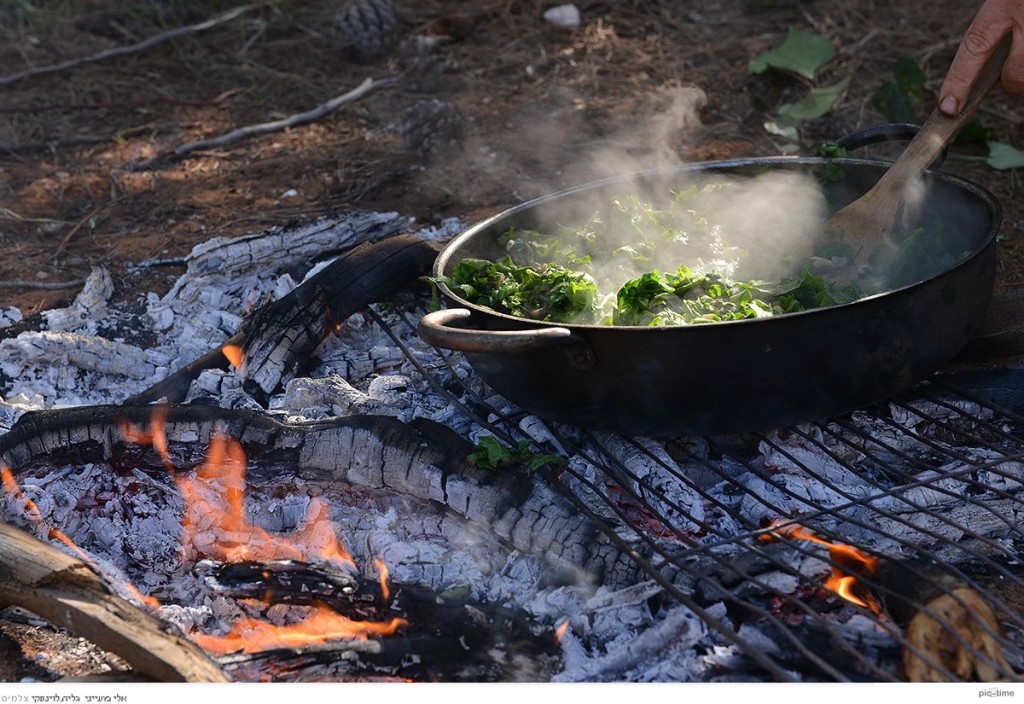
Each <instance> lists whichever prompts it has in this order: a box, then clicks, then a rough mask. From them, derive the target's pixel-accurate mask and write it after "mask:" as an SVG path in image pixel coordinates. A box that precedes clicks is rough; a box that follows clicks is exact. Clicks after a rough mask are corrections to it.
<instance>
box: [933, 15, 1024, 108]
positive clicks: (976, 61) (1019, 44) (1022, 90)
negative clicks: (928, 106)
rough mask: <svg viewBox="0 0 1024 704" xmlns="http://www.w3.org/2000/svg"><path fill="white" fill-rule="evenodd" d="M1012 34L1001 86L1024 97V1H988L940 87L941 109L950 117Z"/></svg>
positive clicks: (975, 18)
mask: <svg viewBox="0 0 1024 704" xmlns="http://www.w3.org/2000/svg"><path fill="white" fill-rule="evenodd" d="M1009 33H1012V34H1013V39H1012V43H1011V45H1010V55H1009V56H1008V57H1007V59H1006V62H1005V63H1004V64H1003V73H1002V80H1001V85H1002V87H1003V90H1004V91H1006V92H1007V93H1015V94H1024V0H985V2H983V3H982V5H981V7H980V8H979V9H978V12H977V14H976V15H975V16H974V20H973V21H972V22H971V24H970V26H969V27H968V28H967V31H966V32H965V33H964V38H963V40H962V41H961V42H960V47H959V48H958V49H957V52H956V56H955V57H954V58H953V63H952V64H950V67H949V72H948V73H947V74H946V79H945V80H944V81H943V82H942V86H941V87H940V88H939V110H941V111H942V112H944V113H945V114H947V115H956V114H957V113H959V112H960V109H961V108H962V107H963V105H964V103H965V102H966V101H967V94H968V92H969V91H970V89H971V86H972V85H973V84H974V81H975V80H976V79H977V77H978V74H979V73H980V72H981V68H982V66H983V65H984V64H985V61H986V59H988V57H989V56H990V55H991V54H992V52H993V51H995V49H996V47H997V46H998V45H999V42H1000V40H1001V39H1002V38H1003V37H1005V36H1006V35H1007V34H1009Z"/></svg>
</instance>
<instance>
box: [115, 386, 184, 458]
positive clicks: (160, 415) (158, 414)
mask: <svg viewBox="0 0 1024 704" xmlns="http://www.w3.org/2000/svg"><path fill="white" fill-rule="evenodd" d="M170 415H171V408H170V406H168V405H167V404H166V403H161V404H158V405H157V406H156V407H155V408H154V409H153V416H152V418H151V419H150V423H149V425H150V429H149V430H148V431H147V430H143V429H142V428H138V427H136V426H134V425H132V424H131V423H129V422H128V421H121V434H122V435H123V436H124V439H125V440H127V441H128V442H133V443H135V444H136V445H152V446H153V449H154V450H156V452H157V454H158V455H160V459H162V460H163V461H164V466H165V467H167V471H168V472H171V473H173V472H174V464H173V463H172V462H171V451H170V449H169V447H168V445H167V433H166V430H165V428H166V426H167V419H168V418H169V417H170Z"/></svg>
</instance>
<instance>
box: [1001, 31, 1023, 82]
mask: <svg viewBox="0 0 1024 704" xmlns="http://www.w3.org/2000/svg"><path fill="white" fill-rule="evenodd" d="M1002 87H1003V90H1004V91H1006V92H1007V93H1012V94H1014V95H1024V35H1022V34H1017V33H1016V32H1014V35H1013V41H1012V43H1011V44H1010V55H1009V56H1008V57H1007V58H1006V63H1005V64H1003V80H1002Z"/></svg>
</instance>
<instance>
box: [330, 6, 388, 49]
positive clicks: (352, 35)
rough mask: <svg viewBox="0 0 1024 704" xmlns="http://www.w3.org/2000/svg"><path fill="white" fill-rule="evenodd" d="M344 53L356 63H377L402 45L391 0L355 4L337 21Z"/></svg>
mask: <svg viewBox="0 0 1024 704" xmlns="http://www.w3.org/2000/svg"><path fill="white" fill-rule="evenodd" d="M334 28H335V32H336V34H337V37H338V43H339V45H340V48H341V50H342V52H344V53H345V54H346V55H348V56H349V57H350V58H351V59H353V60H354V61H358V62H360V63H373V62H374V61H378V60H380V59H382V58H384V57H385V56H387V55H388V54H390V53H391V52H392V51H394V49H395V46H396V45H397V44H398V21H397V19H396V16H395V7H394V5H393V4H392V3H391V2H390V0H355V1H354V2H352V3H350V4H349V5H348V6H347V7H346V8H345V9H344V10H343V11H342V12H340V13H339V14H338V15H337V16H336V17H335V19H334Z"/></svg>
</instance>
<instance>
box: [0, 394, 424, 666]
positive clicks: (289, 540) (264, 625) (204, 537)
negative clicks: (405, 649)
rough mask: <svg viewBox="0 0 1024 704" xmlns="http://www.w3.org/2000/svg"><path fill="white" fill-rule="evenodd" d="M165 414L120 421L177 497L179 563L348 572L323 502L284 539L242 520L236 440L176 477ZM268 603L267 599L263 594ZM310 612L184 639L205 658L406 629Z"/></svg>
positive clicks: (53, 533)
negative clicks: (296, 564) (180, 501)
mask: <svg viewBox="0 0 1024 704" xmlns="http://www.w3.org/2000/svg"><path fill="white" fill-rule="evenodd" d="M166 420H167V409H166V408H164V407H158V408H157V409H156V411H155V412H154V415H153V419H152V423H151V428H150V430H148V431H146V430H142V429H139V428H136V427H134V426H131V425H130V424H127V423H125V424H123V425H122V429H123V432H124V435H125V437H126V438H127V439H128V440H129V441H131V442H135V443H140V444H148V445H152V446H153V448H154V449H155V450H156V451H157V453H158V454H159V455H160V457H161V458H162V459H163V462H164V464H165V466H167V467H168V468H169V469H170V471H171V474H172V477H173V479H174V483H175V485H176V486H177V488H178V489H179V491H180V492H181V495H182V497H183V498H184V500H185V510H184V515H183V517H182V523H181V527H182V538H181V550H182V553H183V561H184V562H186V563H188V562H192V563H195V562H196V561H198V560H200V559H209V560H216V561H219V562H221V563H226V564H233V563H240V562H243V561H260V562H268V561H273V560H292V561H301V562H307V563H311V564H322V565H327V566H331V567H334V568H340V569H342V570H347V571H352V572H354V571H355V569H356V566H355V562H354V560H353V559H352V556H351V555H350V554H349V551H348V550H347V549H346V548H345V546H344V545H343V544H342V542H341V541H340V540H339V539H338V538H337V536H336V535H335V533H334V528H333V524H332V522H331V517H330V510H329V508H328V507H327V505H326V503H325V502H324V501H322V500H320V499H318V498H316V497H314V498H313V499H312V500H311V501H310V502H309V505H308V508H307V511H306V515H305V517H304V520H303V521H302V522H301V525H300V528H299V529H298V530H296V531H295V532H294V533H293V534H291V535H289V536H284V535H276V534H273V533H270V532H269V531H267V530H264V529H262V528H260V527H258V526H256V525H253V524H252V523H251V522H249V521H248V520H247V519H246V518H245V509H244V505H243V504H244V498H245V488H246V479H245V473H246V457H245V452H244V450H243V448H242V445H241V443H239V442H238V441H237V440H234V439H232V438H229V437H226V436H225V435H223V434H216V435H215V436H214V437H213V439H212V440H211V442H210V446H209V449H208V452H207V456H206V459H205V461H204V462H203V463H202V465H201V466H200V467H199V468H197V469H196V471H195V472H194V473H192V474H186V473H183V472H177V471H176V470H174V468H173V465H172V463H171V457H170V453H169V451H168V443H167V438H166V434H165V431H164V426H165V423H166ZM0 478H2V482H3V488H4V491H5V492H6V493H8V494H9V495H11V496H12V497H14V498H18V497H21V498H22V501H23V502H24V511H25V514H26V515H27V516H29V517H30V519H31V517H32V516H33V515H34V516H36V517H37V518H36V522H37V524H38V523H39V519H38V514H39V511H38V509H37V508H36V506H35V504H34V502H32V500H31V499H29V498H28V497H25V496H24V495H23V493H22V492H21V490H20V488H19V487H18V486H17V484H16V482H15V480H14V477H13V475H12V473H11V472H10V470H9V469H8V468H6V467H0ZM47 534H48V536H49V537H50V538H51V539H56V540H59V541H61V542H62V543H64V544H65V545H67V546H68V547H69V548H70V549H71V550H73V551H74V552H75V554H76V555H77V556H79V557H80V558H81V559H82V560H83V561H84V562H86V563H87V564H90V565H93V564H94V563H93V561H92V560H91V559H90V558H89V556H88V554H87V553H85V552H84V551H82V550H80V549H79V548H78V547H77V546H76V545H75V544H74V542H73V541H72V540H71V539H70V538H68V537H67V536H66V535H65V534H64V533H63V532H61V531H59V530H57V529H55V528H51V529H48V530H47ZM377 569H378V571H379V573H380V576H381V577H380V579H381V588H382V591H383V593H384V594H385V598H387V595H388V593H389V592H388V585H387V575H388V572H387V567H386V565H385V564H384V563H383V561H378V562H377ZM131 594H132V595H133V596H135V597H136V598H137V599H138V600H139V601H141V602H142V603H144V604H146V605H147V606H149V607H150V608H153V609H156V608H159V606H160V604H159V602H158V601H157V600H156V599H154V598H152V597H150V596H146V595H144V594H142V593H141V592H138V591H137V590H135V589H134V588H131ZM267 596H268V601H269V597H271V596H272V595H271V594H268V595H267ZM296 608H301V609H302V610H304V611H308V612H310V613H309V615H308V616H307V617H306V618H304V619H302V620H301V621H298V622H295V623H289V624H285V625H275V624H271V623H268V622H266V621H262V620H260V619H257V618H242V619H239V620H238V621H236V622H235V623H233V624H232V626H231V629H230V631H229V632H228V633H227V634H226V635H223V636H214V635H203V634H196V635H193V636H192V638H193V640H194V641H195V642H197V643H198V644H199V645H200V646H202V647H203V648H205V649H206V650H208V651H209V652H211V653H216V654H226V653H231V652H246V653H251V652H258V651H262V650H267V649H272V648H296V647H299V646H305V645H311V644H316V643H324V642H327V641H331V640H338V639H366V638H368V637H370V636H390V635H394V634H395V633H396V632H397V631H398V630H399V629H400V628H402V627H403V626H406V625H408V622H407V621H406V620H405V619H402V618H392V619H390V620H389V621H386V622H383V623H374V622H366V621H356V620H352V619H350V618H348V617H346V616H344V615H342V614H339V613H337V612H336V611H334V610H333V609H331V608H330V607H329V606H327V605H324V604H320V603H314V604H313V605H311V606H309V607H296Z"/></svg>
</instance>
